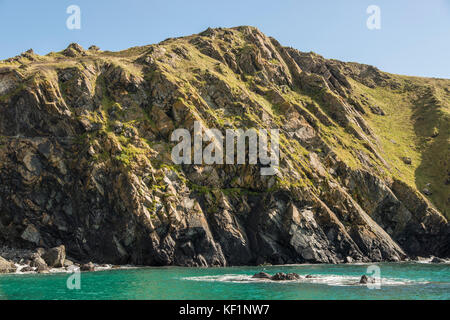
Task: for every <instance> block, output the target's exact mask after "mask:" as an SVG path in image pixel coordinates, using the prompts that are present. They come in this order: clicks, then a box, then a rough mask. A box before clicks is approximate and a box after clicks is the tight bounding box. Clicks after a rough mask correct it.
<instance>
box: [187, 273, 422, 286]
mask: <svg viewBox="0 0 450 320" xmlns="http://www.w3.org/2000/svg"><path fill="white" fill-rule="evenodd" d="M360 278H361V277H360V276H348V275H320V274H317V275H313V278H305V276H301V279H299V280H286V281H272V280H269V279H256V278H252V276H251V275H242V274H223V275H214V276H200V277H185V278H182V279H183V280H190V281H204V282H231V283H312V284H323V285H330V286H366V285H365V284H360V283H359V280H360ZM427 283H429V282H428V281H425V280H420V281H415V280H409V279H396V278H381V283H380V284H381V285H384V286H400V285H414V284H427Z"/></svg>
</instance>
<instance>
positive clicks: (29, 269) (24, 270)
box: [20, 266, 34, 272]
mask: <svg viewBox="0 0 450 320" xmlns="http://www.w3.org/2000/svg"><path fill="white" fill-rule="evenodd" d="M31 271H34V269H33V268H32V267H30V266H26V267H23V268H22V269H20V272H31Z"/></svg>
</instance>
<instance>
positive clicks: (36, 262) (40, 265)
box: [31, 255, 48, 273]
mask: <svg viewBox="0 0 450 320" xmlns="http://www.w3.org/2000/svg"><path fill="white" fill-rule="evenodd" d="M31 266H32V267H35V268H36V271H37V272H39V273H43V272H44V271H46V270H48V265H47V263H46V262H45V261H44V259H42V258H41V257H40V256H38V255H34V256H33V261H32V262H31Z"/></svg>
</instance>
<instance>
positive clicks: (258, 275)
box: [252, 272, 271, 279]
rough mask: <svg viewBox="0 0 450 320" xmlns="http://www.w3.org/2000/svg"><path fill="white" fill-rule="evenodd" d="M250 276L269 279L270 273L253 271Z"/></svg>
mask: <svg viewBox="0 0 450 320" xmlns="http://www.w3.org/2000/svg"><path fill="white" fill-rule="evenodd" d="M252 278H257V279H270V278H271V276H270V274H268V273H265V272H258V273H255V274H254V275H253V277H252Z"/></svg>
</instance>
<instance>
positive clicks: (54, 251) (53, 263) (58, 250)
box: [42, 245, 66, 268]
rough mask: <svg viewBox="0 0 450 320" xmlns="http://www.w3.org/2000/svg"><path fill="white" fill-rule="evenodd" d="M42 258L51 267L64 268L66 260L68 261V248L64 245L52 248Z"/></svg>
mask: <svg viewBox="0 0 450 320" xmlns="http://www.w3.org/2000/svg"><path fill="white" fill-rule="evenodd" d="M42 258H43V259H44V260H45V262H46V263H47V265H48V266H49V267H51V268H53V267H54V268H61V267H63V266H64V260H65V259H66V248H65V247H64V245H61V246H59V247H55V248H51V249H49V250H48V251H47V252H46V253H44V254H43V256H42Z"/></svg>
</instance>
